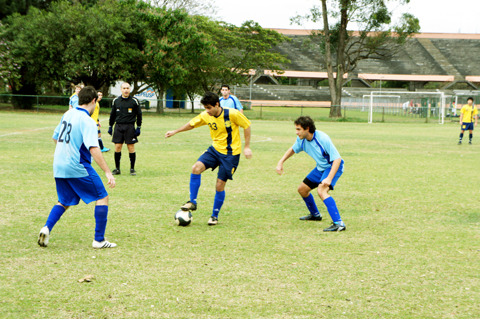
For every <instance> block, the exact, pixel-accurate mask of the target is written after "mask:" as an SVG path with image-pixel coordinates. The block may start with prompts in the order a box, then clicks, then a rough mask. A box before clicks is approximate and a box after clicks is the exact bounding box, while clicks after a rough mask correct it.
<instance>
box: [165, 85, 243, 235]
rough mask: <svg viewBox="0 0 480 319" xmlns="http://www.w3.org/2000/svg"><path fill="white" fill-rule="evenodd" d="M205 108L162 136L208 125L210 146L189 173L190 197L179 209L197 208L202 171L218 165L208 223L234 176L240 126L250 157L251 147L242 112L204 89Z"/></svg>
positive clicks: (214, 221) (215, 219) (214, 219)
mask: <svg viewBox="0 0 480 319" xmlns="http://www.w3.org/2000/svg"><path fill="white" fill-rule="evenodd" d="M200 102H201V103H202V104H203V107H204V108H205V111H203V112H202V113H201V114H200V115H198V116H197V117H195V118H193V119H192V120H191V121H190V122H188V123H187V124H185V125H183V126H182V127H180V128H179V129H177V130H174V131H168V132H167V133H166V134H165V138H169V137H172V136H173V135H175V134H177V133H180V132H185V131H189V130H192V129H194V128H197V127H200V126H203V125H208V127H209V128H210V136H211V137H212V140H213V145H212V146H210V147H209V148H208V150H207V151H205V153H203V154H202V155H201V156H200V157H199V159H198V160H197V162H196V163H195V164H194V165H193V168H192V174H191V175H190V200H189V201H188V202H186V203H185V204H184V205H183V206H182V207H181V208H182V209H183V210H185V211H189V210H196V209H197V195H198V189H199V188H200V184H201V174H202V173H203V172H204V171H205V170H207V169H209V168H211V169H212V171H213V170H215V169H216V168H217V167H219V168H218V176H217V184H216V194H215V201H214V203H213V213H212V216H211V217H210V219H209V220H208V225H210V226H214V225H217V224H218V213H219V212H220V209H221V208H222V205H223V202H224V201H225V184H226V183H227V180H229V179H233V174H234V173H235V171H236V170H237V166H238V163H239V161H240V153H241V152H242V141H241V139H240V134H239V126H240V127H242V128H243V130H244V135H245V146H244V148H243V153H244V154H245V157H246V158H247V159H248V158H251V157H252V151H251V150H250V121H249V120H248V119H247V118H246V117H245V115H243V114H242V113H241V112H239V111H237V110H235V109H228V108H222V107H221V106H220V100H219V98H218V95H216V94H215V93H212V92H206V93H205V94H204V96H203V98H202V100H201V101H200Z"/></svg>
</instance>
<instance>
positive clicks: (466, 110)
mask: <svg viewBox="0 0 480 319" xmlns="http://www.w3.org/2000/svg"><path fill="white" fill-rule="evenodd" d="M460 112H462V113H463V119H462V121H463V123H472V122H473V117H474V116H475V115H477V114H478V110H477V108H476V107H475V105H472V106H470V105H468V104H465V105H464V106H463V107H462V109H461V110H460Z"/></svg>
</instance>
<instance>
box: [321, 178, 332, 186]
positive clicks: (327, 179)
mask: <svg viewBox="0 0 480 319" xmlns="http://www.w3.org/2000/svg"><path fill="white" fill-rule="evenodd" d="M320 184H322V185H325V186H330V185H331V184H332V179H331V178H328V177H327V178H325V179H324V180H323V181H322V182H321V183H320Z"/></svg>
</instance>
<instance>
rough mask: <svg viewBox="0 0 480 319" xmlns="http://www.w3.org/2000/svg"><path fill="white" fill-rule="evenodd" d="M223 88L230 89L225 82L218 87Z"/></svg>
mask: <svg viewBox="0 0 480 319" xmlns="http://www.w3.org/2000/svg"><path fill="white" fill-rule="evenodd" d="M223 88H227V89H229V90H230V87H229V86H228V85H227V84H222V86H221V87H220V89H223Z"/></svg>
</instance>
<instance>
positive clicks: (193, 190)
mask: <svg viewBox="0 0 480 319" xmlns="http://www.w3.org/2000/svg"><path fill="white" fill-rule="evenodd" d="M201 183H202V175H201V174H191V175H190V201H191V202H192V203H194V204H195V205H197V196H198V189H199V188H200V184H201Z"/></svg>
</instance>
